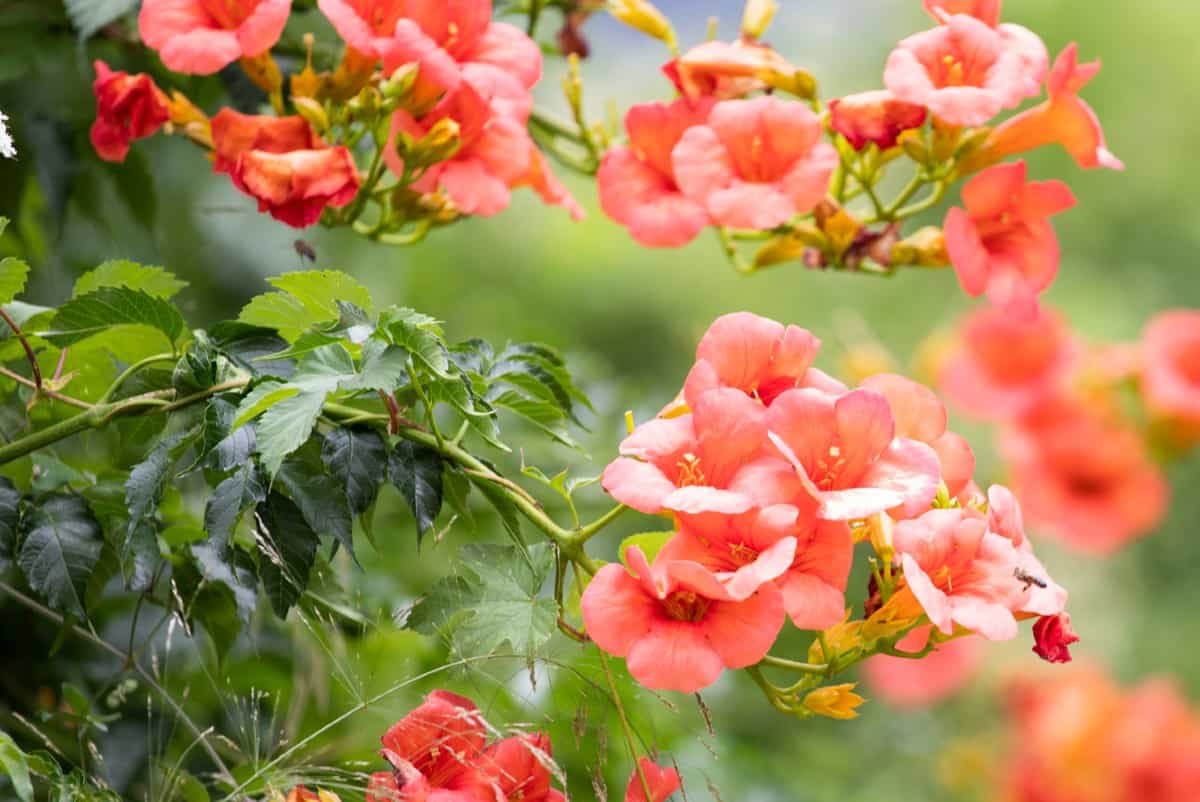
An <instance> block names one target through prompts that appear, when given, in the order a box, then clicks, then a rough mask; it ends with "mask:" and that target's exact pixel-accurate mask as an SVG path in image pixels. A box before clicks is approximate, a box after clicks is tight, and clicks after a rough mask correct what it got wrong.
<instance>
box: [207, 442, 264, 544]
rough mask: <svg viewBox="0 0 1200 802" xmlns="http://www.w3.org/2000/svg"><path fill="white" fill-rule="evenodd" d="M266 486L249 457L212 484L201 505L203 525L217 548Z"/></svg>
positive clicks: (225, 540)
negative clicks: (206, 497) (205, 504)
mask: <svg viewBox="0 0 1200 802" xmlns="http://www.w3.org/2000/svg"><path fill="white" fill-rule="evenodd" d="M265 496H266V489H265V488H264V487H263V485H262V481H261V480H260V479H259V476H258V469H257V468H255V467H254V462H253V460H246V461H245V462H244V463H242V464H241V465H240V466H239V467H238V468H237V470H235V471H234V472H233V473H232V474H230V475H229V476H227V477H226V478H225V479H223V480H222V481H221V483H220V484H218V485H217V486H216V488H215V489H214V490H213V492H212V495H211V496H209V498H208V505H207V506H206V507H205V509H204V529H205V531H207V532H208V536H209V538H210V539H211V541H212V543H214V544H215V545H216V546H217V547H219V548H224V547H225V545H226V544H227V543H228V542H229V538H230V536H232V534H233V530H234V528H235V527H236V526H237V523H238V521H239V520H240V519H241V517H242V514H243V513H244V512H245V511H246V509H248V508H249V507H252V506H254V505H256V504H258V503H259V502H261V501H262V500H263V498H264V497H265Z"/></svg>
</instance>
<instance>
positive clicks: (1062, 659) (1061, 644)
mask: <svg viewBox="0 0 1200 802" xmlns="http://www.w3.org/2000/svg"><path fill="white" fill-rule="evenodd" d="M1033 638H1034V646H1033V652H1034V654H1036V655H1037V656H1038V657H1040V658H1042V659H1043V660H1046V661H1047V662H1050V663H1069V662H1071V650H1070V649H1068V648H1067V647H1068V646H1070V645H1071V644H1072V643H1077V642H1078V641H1079V636H1078V635H1076V634H1075V630H1073V629H1071V614H1070V613H1059V614H1058V615H1044V616H1042V617H1041V618H1039V619H1038V620H1037V623H1036V624H1034V625H1033Z"/></svg>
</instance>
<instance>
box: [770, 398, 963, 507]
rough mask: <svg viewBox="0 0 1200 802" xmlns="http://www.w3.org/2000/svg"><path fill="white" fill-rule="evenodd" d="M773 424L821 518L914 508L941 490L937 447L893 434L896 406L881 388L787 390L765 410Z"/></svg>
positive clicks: (774, 435) (775, 439) (776, 437)
mask: <svg viewBox="0 0 1200 802" xmlns="http://www.w3.org/2000/svg"><path fill="white" fill-rule="evenodd" d="M767 426H768V428H769V429H770V435H769V437H770V439H771V442H772V443H773V444H774V445H775V446H776V448H778V449H779V451H780V453H782V454H783V456H784V457H785V458H786V459H787V460H788V461H789V462H790V463H791V464H792V467H793V468H794V470H795V472H796V476H797V478H798V479H799V480H800V483H801V485H802V487H803V488H804V491H805V492H806V493H808V494H810V495H811V496H812V497H813V498H815V499H817V500H818V501H819V502H820V509H819V511H818V515H819V517H821V518H824V519H828V520H850V519H852V518H864V517H866V516H868V515H873V514H875V513H877V512H882V511H884V510H890V509H897V510H898V512H899V514H902V515H906V516H907V515H913V514H916V513H919V512H921V511H922V510H925V509H928V507H929V505H930V503H931V502H932V501H933V498H934V496H935V495H936V494H937V487H938V482H939V480H940V471H939V467H938V458H937V454H935V453H934V451H933V449H931V448H930V447H929V446H927V445H925V444H924V443H920V442H917V441H916V440H911V439H908V438H902V437H896V436H895V421H894V420H893V418H892V411H891V408H890V406H889V405H888V401H887V399H886V398H884V397H883V396H882V395H880V394H879V393H876V392H872V391H870V390H853V391H851V392H849V393H846V394H845V395H842V396H838V397H834V396H831V395H829V394H827V393H823V392H821V391H820V390H813V389H801V390H788V391H787V392H785V393H783V394H782V395H780V396H779V397H778V398H776V399H775V403H773V404H772V405H771V406H770V407H769V408H768V409H767Z"/></svg>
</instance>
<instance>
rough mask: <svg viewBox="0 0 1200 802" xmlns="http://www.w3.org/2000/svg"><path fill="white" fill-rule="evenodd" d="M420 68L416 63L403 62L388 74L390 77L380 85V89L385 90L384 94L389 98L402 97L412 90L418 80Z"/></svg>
mask: <svg viewBox="0 0 1200 802" xmlns="http://www.w3.org/2000/svg"><path fill="white" fill-rule="evenodd" d="M419 69H420V67H418V66H417V65H416V64H403V65H401V66H399V67H397V68H396V69H395V71H394V72H393V73H392V74H391V75H390V76H388V79H387V80H386V81H384V82H383V83H382V84H380V85H379V89H380V90H381V91H382V92H383V96H384V97H386V98H389V99H396V98H402V97H404V96H405V95H407V94H408V93H409V92H410V91H412V88H413V84H415V83H416V82H417V72H418V70H419Z"/></svg>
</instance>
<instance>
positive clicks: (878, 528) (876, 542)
mask: <svg viewBox="0 0 1200 802" xmlns="http://www.w3.org/2000/svg"><path fill="white" fill-rule="evenodd" d="M867 529H868V531H869V532H870V538H871V548H872V549H874V550H875V554H876V555H878V556H879V559H880V560H881V561H883V562H884V563H888V564H890V563H891V562H892V560H893V559H895V557H896V547H895V546H893V545H892V533H893V532H894V531H895V529H896V522H895V521H893V520H892V517H891V516H890V515H888V514H887V513H886V512H879V513H876V514H875V515H872V516H871V517H870V518H868V519H867Z"/></svg>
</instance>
